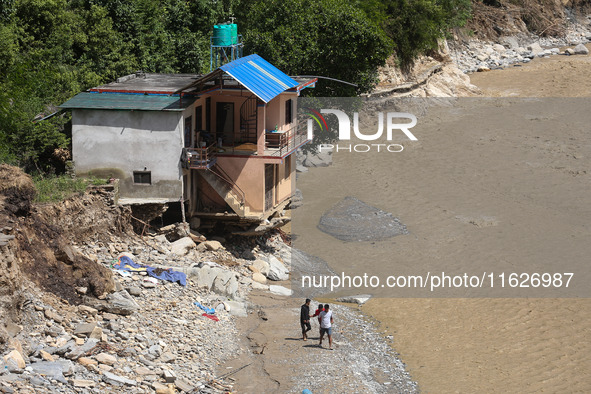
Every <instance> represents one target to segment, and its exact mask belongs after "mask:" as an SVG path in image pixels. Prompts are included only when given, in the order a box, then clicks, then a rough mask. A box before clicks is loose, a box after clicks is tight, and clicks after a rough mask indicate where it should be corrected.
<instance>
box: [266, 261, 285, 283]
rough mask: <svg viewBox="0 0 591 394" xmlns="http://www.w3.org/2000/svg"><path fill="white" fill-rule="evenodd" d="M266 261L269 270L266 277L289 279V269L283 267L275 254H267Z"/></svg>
mask: <svg viewBox="0 0 591 394" xmlns="http://www.w3.org/2000/svg"><path fill="white" fill-rule="evenodd" d="M268 262H269V272H268V273H267V278H269V279H271V280H276V281H277V280H288V279H289V271H288V270H287V267H285V265H284V264H283V263H282V262H281V261H279V260H278V259H277V258H276V257H275V256H273V255H269V257H268Z"/></svg>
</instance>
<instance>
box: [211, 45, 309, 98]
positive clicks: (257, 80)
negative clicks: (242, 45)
mask: <svg viewBox="0 0 591 394" xmlns="http://www.w3.org/2000/svg"><path fill="white" fill-rule="evenodd" d="M220 68H221V69H222V70H223V71H224V72H226V73H227V74H229V75H230V76H231V77H232V78H234V79H235V80H237V81H238V82H240V84H241V85H243V86H244V87H245V88H247V89H248V90H250V91H251V92H252V93H254V94H255V95H256V96H257V97H258V98H260V99H261V100H263V101H264V102H265V103H268V102H269V101H271V100H272V99H273V98H274V97H276V96H278V95H279V94H281V93H283V92H285V91H286V90H288V89H291V88H294V87H296V86H298V83H297V82H296V81H294V80H293V79H291V78H290V77H289V76H287V75H285V74H284V73H283V72H281V71H280V70H279V69H277V67H275V66H273V65H272V64H271V63H269V62H268V61H266V60H265V59H263V58H262V57H260V56H259V55H249V56H246V57H243V58H240V59H237V60H234V61H233V62H230V63H227V64H224V65H223V66H221V67H220Z"/></svg>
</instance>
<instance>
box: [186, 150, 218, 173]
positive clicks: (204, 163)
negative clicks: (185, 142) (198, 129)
mask: <svg viewBox="0 0 591 394" xmlns="http://www.w3.org/2000/svg"><path fill="white" fill-rule="evenodd" d="M185 154H186V164H187V167H188V168H191V169H194V170H200V169H206V168H211V166H213V165H214V164H215V162H216V152H215V145H213V144H212V145H210V146H207V147H202V148H185Z"/></svg>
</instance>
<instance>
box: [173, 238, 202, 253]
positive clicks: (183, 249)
mask: <svg viewBox="0 0 591 394" xmlns="http://www.w3.org/2000/svg"><path fill="white" fill-rule="evenodd" d="M195 246H197V245H196V244H195V241H193V240H192V239H191V237H183V238H181V239H178V240H176V241H174V242H173V243H172V244H171V245H170V250H171V251H172V253H174V254H176V255H178V256H184V255H186V254H187V253H189V251H190V250H191V249H193V248H194V247H195Z"/></svg>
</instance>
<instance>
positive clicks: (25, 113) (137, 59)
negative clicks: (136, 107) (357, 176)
mask: <svg viewBox="0 0 591 394" xmlns="http://www.w3.org/2000/svg"><path fill="white" fill-rule="evenodd" d="M468 13H469V0H356V1H350V2H342V1H338V0H316V1H312V0H292V1H289V2H286V1H279V0H250V1H247V0H191V1H186V0H0V162H9V163H13V164H17V165H20V166H22V167H25V168H26V169H27V170H29V171H36V172H52V171H55V170H56V168H57V169H59V167H60V164H59V163H63V160H64V149H63V148H66V149H67V148H68V145H69V142H70V140H69V135H68V127H67V125H68V121H69V119H68V114H59V115H58V116H53V117H50V118H47V119H44V120H40V119H41V118H44V117H45V116H47V115H50V114H52V113H54V112H56V111H57V106H58V105H59V104H61V103H63V102H64V101H65V100H67V99H68V98H70V97H72V96H73V95H75V94H76V93H78V92H80V91H83V90H85V89H87V88H89V87H92V86H97V85H99V84H102V83H106V82H109V81H112V80H113V79H114V78H116V77H119V76H122V75H126V74H129V73H131V72H135V71H137V70H143V71H146V72H164V73H175V72H188V73H197V72H206V71H208V66H209V37H210V35H211V30H212V26H213V25H214V24H216V23H220V22H224V21H226V20H228V18H229V17H230V16H232V15H233V16H236V17H237V23H238V25H239V32H240V33H242V34H243V35H244V38H245V43H246V49H245V53H246V54H248V53H255V52H256V53H259V54H260V55H261V56H263V57H264V58H266V59H267V60H269V61H270V62H271V63H273V64H275V65H276V66H277V67H278V68H280V69H282V70H284V71H285V72H286V73H288V74H290V75H322V76H327V77H332V78H337V79H342V80H345V81H349V82H352V83H355V84H357V85H358V88H357V89H355V88H351V87H349V86H347V85H343V84H335V83H328V82H324V81H322V82H321V83H319V84H318V87H317V89H315V90H313V91H312V93H313V94H317V95H355V94H358V93H360V92H364V91H368V90H370V89H371V88H372V87H373V86H374V84H375V82H376V76H377V73H376V71H377V67H378V66H380V65H382V64H384V62H385V60H386V58H387V57H388V56H389V55H391V54H392V53H395V54H396V56H397V58H398V59H399V60H400V63H401V64H402V65H408V64H411V63H412V60H413V59H414V58H415V57H416V56H417V55H418V54H420V53H422V52H424V51H426V50H429V49H432V48H434V47H435V46H436V44H437V39H438V38H440V37H442V36H443V35H444V34H445V32H446V31H447V29H449V28H450V27H453V26H457V25H459V24H461V23H463V22H464V21H465V19H466V18H467V15H468ZM60 148H62V149H60Z"/></svg>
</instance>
